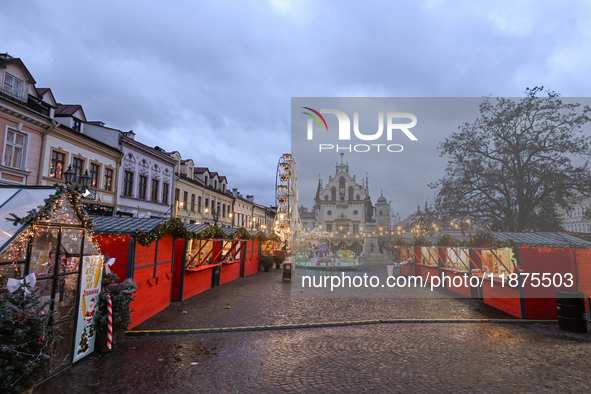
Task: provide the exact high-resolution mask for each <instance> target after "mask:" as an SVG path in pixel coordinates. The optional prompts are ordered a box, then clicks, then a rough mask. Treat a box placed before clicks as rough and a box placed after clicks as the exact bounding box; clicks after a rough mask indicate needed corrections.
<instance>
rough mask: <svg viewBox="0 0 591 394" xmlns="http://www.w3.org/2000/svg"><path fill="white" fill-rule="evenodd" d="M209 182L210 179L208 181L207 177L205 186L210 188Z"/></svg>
mask: <svg viewBox="0 0 591 394" xmlns="http://www.w3.org/2000/svg"><path fill="white" fill-rule="evenodd" d="M208 181H209V179H207V177H205V186H209V183H208Z"/></svg>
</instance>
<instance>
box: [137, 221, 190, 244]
mask: <svg viewBox="0 0 591 394" xmlns="http://www.w3.org/2000/svg"><path fill="white" fill-rule="evenodd" d="M171 233H172V236H173V238H185V239H189V238H197V233H195V232H194V231H189V230H187V228H186V227H185V225H184V224H183V221H182V220H181V219H180V218H172V219H170V220H169V221H167V222H164V223H160V224H159V225H157V226H156V227H154V228H153V229H152V230H150V231H149V232H147V233H146V232H143V231H141V230H135V233H134V235H135V239H136V241H137V243H138V244H140V245H141V246H148V245H150V244H151V243H152V242H154V241H157V240H159V239H161V238H162V237H164V236H165V235H167V234H171Z"/></svg>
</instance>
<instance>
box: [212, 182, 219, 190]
mask: <svg viewBox="0 0 591 394" xmlns="http://www.w3.org/2000/svg"><path fill="white" fill-rule="evenodd" d="M213 188H214V189H217V188H218V181H213Z"/></svg>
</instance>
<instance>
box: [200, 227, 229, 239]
mask: <svg viewBox="0 0 591 394" xmlns="http://www.w3.org/2000/svg"><path fill="white" fill-rule="evenodd" d="M196 238H197V239H227V238H228V236H227V235H226V233H225V232H224V230H222V229H221V228H219V227H218V226H209V227H208V228H206V229H205V230H203V231H201V232H200V233H199V234H197V237H196Z"/></svg>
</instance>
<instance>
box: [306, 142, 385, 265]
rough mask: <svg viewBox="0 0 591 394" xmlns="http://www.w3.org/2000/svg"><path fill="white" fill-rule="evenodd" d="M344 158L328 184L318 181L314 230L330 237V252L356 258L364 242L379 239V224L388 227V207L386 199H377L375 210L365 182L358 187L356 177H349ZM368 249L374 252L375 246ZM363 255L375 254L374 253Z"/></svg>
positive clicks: (366, 180)
mask: <svg viewBox="0 0 591 394" xmlns="http://www.w3.org/2000/svg"><path fill="white" fill-rule="evenodd" d="M343 156H344V154H343V153H341V162H340V163H337V164H336V166H335V174H334V175H333V176H329V177H328V182H327V183H326V184H324V185H323V182H322V179H320V180H319V181H318V188H317V190H316V196H315V198H314V209H313V211H314V215H315V217H314V219H315V220H314V227H317V228H319V229H320V230H322V231H326V232H328V233H331V235H332V236H331V242H332V247H331V248H332V249H333V251H336V250H339V249H344V250H352V251H353V252H355V254H357V255H359V254H361V253H362V252H364V244H365V243H366V240H365V239H366V238H368V237H371V238H373V237H377V236H378V235H379V234H377V232H379V228H380V227H378V223H380V224H381V223H386V222H387V223H388V224H389V217H390V209H389V207H390V206H389V204H388V203H387V201H386V199H385V197H383V196H380V198H378V202H377V204H376V206H375V207H374V205H373V204H372V203H371V197H370V195H369V180H368V178H367V177H366V178H365V179H364V180H361V182H360V183H358V181H357V179H356V176H355V175H351V174H350V173H349V165H348V163H345V162H343V159H344V157H343ZM368 232H370V233H369V234H368ZM366 247H367V245H366ZM370 247H371V248H372V249H375V248H376V245H370ZM365 252H371V253H376V252H377V250H368V251H365Z"/></svg>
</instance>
